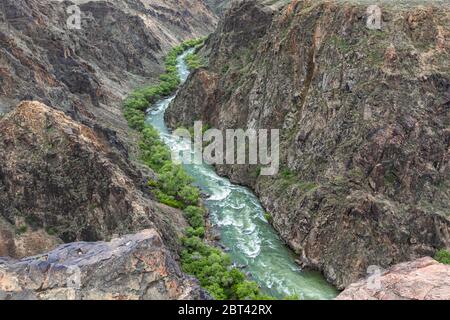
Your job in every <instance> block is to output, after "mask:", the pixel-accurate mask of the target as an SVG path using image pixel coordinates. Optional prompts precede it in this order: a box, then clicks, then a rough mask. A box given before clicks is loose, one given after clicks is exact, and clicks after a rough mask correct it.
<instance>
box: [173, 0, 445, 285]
mask: <svg viewBox="0 0 450 320" xmlns="http://www.w3.org/2000/svg"><path fill="white" fill-rule="evenodd" d="M264 3H267V5H265V4H264ZM286 3H287V4H286ZM377 3H378V5H379V6H380V9H381V12H382V15H381V19H382V21H381V22H382V23H381V30H373V28H368V27H367V21H368V20H369V14H371V13H372V12H373V9H372V10H368V9H369V5H370V4H368V3H367V1H337V0H333V1H316V0H314V1H313V0H305V1H270V2H269V1H243V2H241V3H237V4H234V5H233V6H232V8H231V9H230V10H229V11H227V13H226V14H225V17H224V19H223V20H222V21H221V22H220V25H219V27H218V30H217V31H216V32H215V33H214V34H213V35H212V36H211V37H210V38H209V39H208V41H207V44H206V47H205V48H204V49H203V50H202V51H201V52H200V53H201V54H202V55H203V56H204V57H205V58H206V59H207V60H209V64H208V66H207V67H206V68H203V69H200V70H198V71H197V72H194V73H193V74H192V75H191V77H190V78H189V79H188V81H187V83H186V85H185V86H184V87H183V88H182V89H181V90H180V92H179V94H178V95H177V97H176V98H175V99H174V101H173V103H172V105H171V106H170V107H169V110H168V112H167V113H166V118H167V122H168V123H169V124H170V125H171V126H172V127H177V126H184V127H187V128H188V127H191V126H192V124H193V123H192V122H193V121H194V120H202V121H203V122H204V123H208V124H209V126H210V127H215V128H219V129H233V128H241V129H246V128H254V129H280V135H281V137H280V140H281V142H280V152H281V170H280V173H279V174H278V175H274V176H270V177H267V176H266V177H265V176H260V175H259V172H260V170H259V169H260V168H259V167H258V166H248V165H233V166H231V165H226V166H218V171H219V173H221V174H223V175H226V176H228V177H230V178H231V180H232V181H234V182H237V183H241V184H244V185H247V186H250V187H251V188H253V189H254V190H255V191H256V193H257V194H258V196H259V197H260V199H261V202H262V204H263V205H264V207H265V209H266V210H267V211H268V212H270V213H271V216H272V221H273V225H274V227H275V228H276V230H277V231H278V232H279V233H280V235H281V237H282V238H283V239H284V240H285V241H286V243H288V244H289V245H290V246H291V248H293V249H294V250H295V252H296V253H297V254H298V255H299V258H300V260H301V261H302V263H303V264H304V265H306V266H310V267H314V268H316V269H319V270H321V271H322V272H323V273H324V274H325V276H326V277H327V278H328V280H329V281H330V282H332V283H334V284H336V285H337V286H338V287H339V288H342V289H343V288H345V287H346V286H347V285H349V284H350V283H352V282H354V281H356V280H358V279H359V278H361V277H362V276H364V275H365V274H366V270H367V267H368V266H370V265H379V266H382V267H384V268H386V267H388V266H391V265H393V264H396V263H400V262H403V261H410V260H413V259H416V258H418V257H422V256H427V255H428V256H433V255H434V253H435V251H436V250H437V249H441V248H448V247H450V219H449V214H450V210H449V207H450V193H449V192H448V190H449V188H450V167H449V158H450V154H449V149H448V145H449V139H450V131H449V129H448V128H449V124H450V113H449V112H450V109H449V106H450V59H449V56H450V42H449V41H448V37H449V35H450V6H449V5H448V3H446V2H442V1H427V2H415V1H414V2H402V3H401V4H400V3H398V4H397V3H396V2H393V1H378V2H377ZM368 12H369V13H368ZM370 21H371V20H369V22H370Z"/></svg>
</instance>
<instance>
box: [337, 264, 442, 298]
mask: <svg viewBox="0 0 450 320" xmlns="http://www.w3.org/2000/svg"><path fill="white" fill-rule="evenodd" d="M336 299H337V300H450V266H449V265H445V264H442V263H439V262H437V261H436V260H434V259H432V258H430V257H425V258H421V259H418V260H415V261H412V262H404V263H401V264H398V265H395V266H393V267H391V268H390V269H389V270H387V271H385V272H383V273H382V274H380V275H379V277H377V278H373V277H372V278H369V279H365V280H361V281H359V282H357V283H353V284H351V285H350V286H349V287H347V288H346V289H345V290H344V291H343V292H342V293H341V294H340V295H339V296H338V297H337V298H336Z"/></svg>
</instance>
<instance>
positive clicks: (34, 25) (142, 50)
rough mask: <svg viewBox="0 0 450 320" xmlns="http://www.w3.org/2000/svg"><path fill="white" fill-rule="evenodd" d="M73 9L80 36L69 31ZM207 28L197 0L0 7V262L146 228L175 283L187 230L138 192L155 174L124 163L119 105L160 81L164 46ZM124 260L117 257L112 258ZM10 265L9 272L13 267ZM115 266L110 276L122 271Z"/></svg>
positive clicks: (211, 19) (129, 154) (127, 145)
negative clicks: (72, 8)
mask: <svg viewBox="0 0 450 320" xmlns="http://www.w3.org/2000/svg"><path fill="white" fill-rule="evenodd" d="M74 4H76V5H78V7H79V9H80V12H81V29H79V30H78V29H69V27H68V24H67V20H68V19H69V17H70V14H71V13H69V12H68V11H67V10H68V8H69V7H70V6H71V5H74ZM216 22H217V18H216V16H215V15H214V14H213V13H212V12H211V11H210V10H209V8H207V7H206V5H205V4H204V3H203V1H197V0H194V1H192V0H190V1H188V0H168V1H166V0H164V1H160V0H108V1H96V0H94V1H86V0H74V1H47V0H2V1H1V3H0V146H1V147H0V159H1V164H0V203H1V204H0V256H9V257H12V258H22V257H25V256H30V255H35V254H40V253H44V252H48V251H49V250H51V249H53V248H55V247H56V246H57V245H59V244H61V243H63V242H72V241H99V240H105V241H108V240H110V239H111V238H113V237H115V236H120V235H124V234H129V233H133V232H138V231H140V230H143V229H151V230H152V234H153V233H154V234H157V236H153V235H152V239H153V238H154V237H159V238H158V239H159V240H158V241H161V239H162V243H161V244H158V247H157V248H155V252H156V253H157V254H158V255H159V256H160V258H161V259H162V260H160V261H172V262H170V264H173V265H174V266H173V268H172V267H170V268H168V269H167V272H172V271H173V270H174V271H173V272H174V274H173V276H174V277H181V278H182V277H183V276H182V275H180V271H179V268H178V267H177V266H176V264H177V263H176V262H175V260H176V259H177V253H178V249H179V243H178V239H179V237H180V236H181V234H182V230H184V229H185V227H186V226H187V223H186V221H185V220H184V217H183V215H182V213H181V212H180V211H179V210H174V209H172V208H169V207H166V206H164V205H162V204H159V203H157V202H156V201H154V200H153V196H152V194H151V193H150V192H149V190H147V187H146V181H147V179H148V178H149V177H153V173H152V172H151V171H149V170H148V169H146V168H144V167H141V166H140V165H139V163H137V162H135V161H134V160H135V159H136V157H137V154H136V149H137V148H136V142H137V141H136V140H137V138H138V137H137V136H136V135H135V134H133V132H131V131H130V130H129V129H128V126H127V123H126V121H125V119H124V118H123V116H122V111H121V102H122V99H123V97H124V96H125V95H126V94H128V93H129V92H130V91H131V89H134V88H136V87H139V86H141V85H143V84H144V83H145V84H149V83H152V82H154V81H156V80H157V79H158V77H159V74H160V73H161V72H162V71H163V60H164V56H165V54H166V53H167V52H168V50H169V49H170V48H171V47H172V46H174V45H176V44H179V43H180V42H181V41H183V40H186V39H191V38H197V37H200V36H204V35H206V34H208V33H209V32H211V31H212V30H213V29H214V28H215V25H216ZM153 178H154V177H153ZM146 241H147V240H146ZM153 242H154V241H153V240H151V241H150V242H148V243H149V244H151V243H153ZM76 245H77V244H74V245H73V246H76ZM94 246H95V245H94ZM62 248H65V247H62ZM61 250H63V249H61ZM130 250H131V249H130ZM139 250H140V249H139ZM58 252H59V251H58ZM132 255H133V253H132V252H128V253H126V254H125V253H124V256H123V257H121V262H120V263H123V264H126V263H127V261H126V259H128V258H130V257H131V256H132ZM148 258H150V257H148ZM122 260H123V261H122ZM100 262H101V261H99V262H98V263H100ZM11 263H13V264H14V266H13V265H12V264H10V265H9V266H11V268H13V269H14V270H16V267H17V266H18V265H21V266H22V265H23V264H21V262H11ZM16 263H17V264H16ZM95 263H97V262H95ZM145 263H147V264H151V263H152V260H151V259H150V260H148V261H146V262H145ZM158 263H159V262H158ZM161 263H162V262H161ZM116 264H117V262H113V265H112V266H111V267H110V270H109V271H113V270H114V268H115V267H117V268H121V267H120V266H116ZM8 268H9V267H8ZM155 268H159V265H155ZM174 268H175V269H174ZM92 270H94V269H92V266H91V267H88V268H87V269H86V274H88V273H89V272H92ZM117 270H118V271H120V270H119V269H117ZM163 271H164V270H163ZM42 272H43V273H42V274H41V275H40V277H42V276H45V275H48V276H52V275H53V273H50V274H46V272H47V271H46V270H44V271H42ZM83 272H84V269H83ZM130 272H131V271H130ZM164 272H166V271H164ZM60 276H61V275H59V274H55V281H59V280H58V279H59V278H58V277H60ZM136 276H137V275H136ZM93 277H94V278H95V275H93ZM151 277H153V276H151ZM170 277H172V275H170V276H169V278H170ZM23 279H24V280H23V282H21V284H20V286H19V287H20V288H22V289H23V290H25V289H26V288H27V287H28V286H30V288H31V287H32V285H31V282H33V281H34V280H35V279H33V278H27V279H25V278H23ZM170 279H171V278H170ZM157 280H158V279H155V281H157ZM89 281H90V283H91V284H92V281H101V280H98V279H90V280H89ZM130 281H131V280H130ZM133 281H134V280H133ZM171 281H172V280H170V281H169V282H168V284H167V285H168V286H169V287H170V286H171ZM183 281H184V280H183ZM189 281H190V280H189ZM189 281H185V284H186V286H191V285H190V282H189ZM91 284H89V285H91ZM125 284H126V283H124V285H125ZM157 285H158V288H159V287H160V284H159V282H158V283H157ZM58 286H59V284H58ZM87 286H88V285H87ZM177 286H178V285H176V286H175V289H174V290H175V291H176V292H175V291H173V292H172V293H167V294H166V293H161V292H160V293H158V292H157V291H155V290H156V289H155V290H154V289H153V288H150V289H149V291H148V294H146V293H145V292H142V293H141V295H140V296H139V297H142V298H152V294H153V293H154V298H161V297H163V298H180V297H189V294H188V291H189V290H188V289H189V288H187V287H186V288H185V289H186V290H185V289H182V290H181V291H180V290H178V289H176V287H177ZM196 288H197V287H196V285H194V284H193V285H192V288H191V289H192V290H193V291H195V290H197V289H196ZM22 289H20V290H19V291H22ZM144 289H145V288H144V287H142V290H144ZM30 290H31V291H33V290H34V289H32V288H31V289H30ZM136 290H137V289H136ZM145 290H146V289H145ZM168 290H169V291H170V290H172V289H170V288H169V289H168ZM55 292H56V291H55ZM105 292H106V291H105ZM108 292H109V291H108ZM110 293H111V294H112V292H110ZM52 294H53V293H49V296H48V297H51V296H52ZM55 294H56V293H55ZM62 294H63V295H65V294H66V293H62ZM108 294H109V293H108ZM108 294H107V293H105V295H103V296H102V295H101V294H100V293H99V297H102V298H103V297H107V296H108ZM133 294H134V293H133ZM27 295H28V293H27ZM32 295H34V294H32ZM37 295H38V297H39V298H42V297H46V295H45V294H43V295H39V294H37ZM19 296H20V294H19ZM81 297H83V294H82V295H81Z"/></svg>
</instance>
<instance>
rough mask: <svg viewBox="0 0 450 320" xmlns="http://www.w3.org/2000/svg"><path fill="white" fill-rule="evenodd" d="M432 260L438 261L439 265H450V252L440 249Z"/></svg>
mask: <svg viewBox="0 0 450 320" xmlns="http://www.w3.org/2000/svg"><path fill="white" fill-rule="evenodd" d="M434 259H435V260H437V261H439V262H440V263H443V264H449V265H450V252H448V251H447V250H445V249H441V250H439V251H438V252H436V255H435V256H434Z"/></svg>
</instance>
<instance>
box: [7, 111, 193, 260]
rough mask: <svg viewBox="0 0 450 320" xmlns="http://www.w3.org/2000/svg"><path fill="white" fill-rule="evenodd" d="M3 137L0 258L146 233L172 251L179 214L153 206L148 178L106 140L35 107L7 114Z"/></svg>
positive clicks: (180, 225) (56, 113)
mask: <svg viewBox="0 0 450 320" xmlns="http://www.w3.org/2000/svg"><path fill="white" fill-rule="evenodd" d="M0 132H1V133H2V135H1V136H0V150H1V151H0V221H1V220H3V224H0V228H1V230H2V232H1V237H2V238H3V241H2V242H3V245H2V247H3V250H0V256H5V255H6V256H12V257H23V256H26V255H30V254H36V253H38V252H43V251H45V250H48V249H49V248H50V247H51V245H52V244H55V239H60V241H61V240H62V241H64V242H73V241H77V240H83V241H98V240H107V239H110V238H111V237H112V236H113V235H123V234H127V233H131V232H135V231H139V230H142V229H145V228H151V227H153V228H158V229H159V230H161V233H162V235H163V237H164V239H165V240H166V243H167V244H168V245H169V246H170V247H171V248H172V249H174V251H175V252H176V248H177V246H178V245H177V239H178V238H179V236H180V235H181V234H182V230H183V229H184V228H185V227H186V226H187V224H186V222H185V221H184V218H183V216H182V213H181V212H180V211H178V210H174V209H171V208H168V207H166V206H163V205H161V204H158V203H156V202H154V201H152V200H151V198H150V194H149V193H148V192H147V190H146V189H145V178H144V177H143V176H141V175H140V173H139V171H138V170H137V169H136V168H135V167H134V166H133V165H132V164H131V163H130V162H129V161H128V160H127V159H126V158H124V157H123V155H121V154H120V152H119V151H118V150H117V149H115V148H113V147H112V146H111V144H110V142H109V141H108V140H107V139H106V138H105V137H102V136H101V135H98V134H96V132H95V131H94V130H93V129H91V128H89V127H87V126H85V125H82V124H79V123H77V122H75V121H73V120H72V119H71V118H69V117H68V116H66V115H65V114H64V113H63V112H61V111H56V110H54V109H51V108H49V107H47V106H45V105H44V104H41V103H38V102H23V103H22V104H20V105H19V106H18V107H17V108H16V109H15V110H14V111H13V112H11V113H9V114H7V115H6V116H5V117H4V118H2V119H1V120H0ZM2 225H3V227H2ZM8 226H9V227H8ZM36 232H39V235H40V237H38V235H37V234H36ZM30 237H31V239H33V237H34V238H39V239H41V241H29V240H26V239H29V238H30ZM24 242H25V243H29V244H30V245H32V247H31V248H30V247H29V246H27V245H25V246H23V245H21V243H24ZM56 243H57V242H56Z"/></svg>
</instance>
